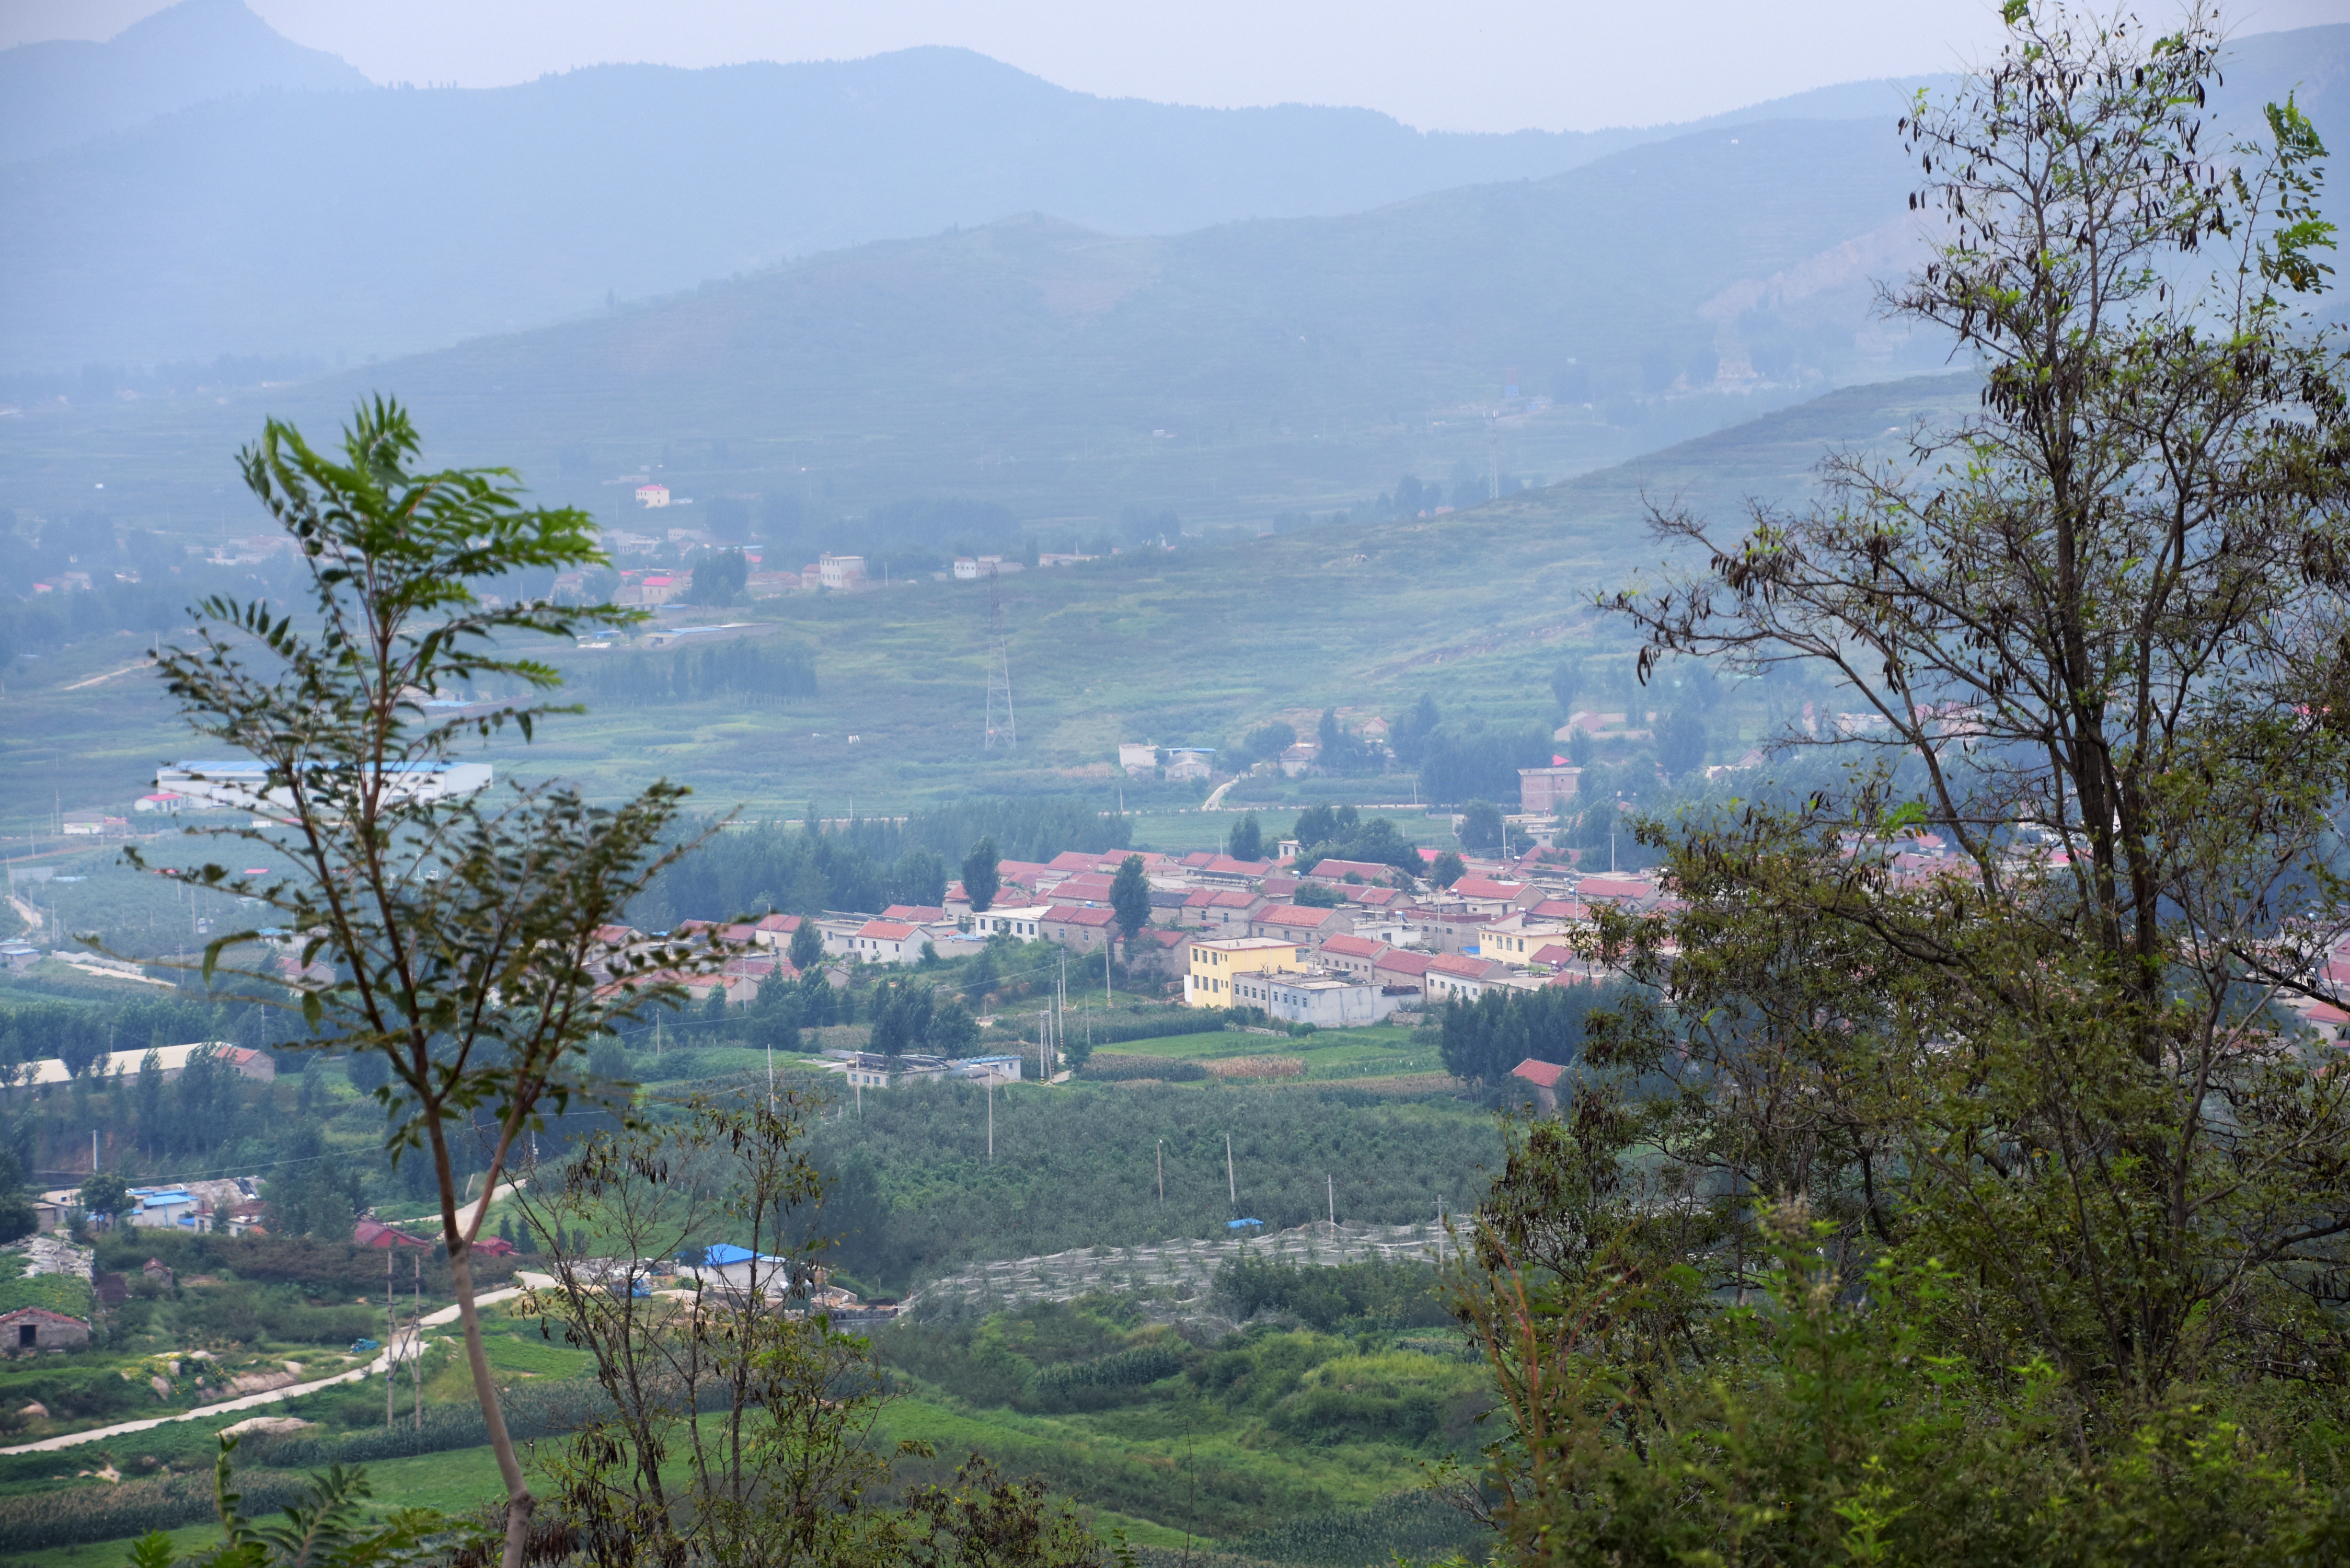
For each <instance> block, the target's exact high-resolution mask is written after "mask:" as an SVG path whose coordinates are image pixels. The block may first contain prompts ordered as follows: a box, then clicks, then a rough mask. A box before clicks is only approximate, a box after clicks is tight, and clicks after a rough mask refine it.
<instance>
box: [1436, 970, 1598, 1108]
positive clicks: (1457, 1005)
mask: <svg viewBox="0 0 2350 1568" xmlns="http://www.w3.org/2000/svg"><path fill="white" fill-rule="evenodd" d="M1624 999H1625V991H1624V987H1623V984H1622V982H1620V981H1592V982H1587V983H1585V984H1580V985H1546V986H1544V987H1543V988H1542V989H1541V990H1539V991H1500V990H1495V991H1489V992H1485V994H1484V995H1482V996H1481V997H1479V998H1477V1000H1475V1001H1474V1002H1462V1001H1461V1000H1460V999H1459V998H1457V997H1456V998H1454V999H1452V1000H1451V1001H1448V1002H1446V1003H1445V1004H1444V1012H1443V1014H1442V1027H1443V1052H1444V1070H1445V1071H1446V1072H1448V1073H1451V1075H1453V1076H1454V1077H1456V1078H1460V1079H1461V1080H1463V1081H1464V1082H1467V1083H1471V1084H1477V1085H1484V1086H1488V1087H1493V1086H1499V1085H1502V1084H1503V1083H1504V1082H1505V1081H1506V1080H1507V1079H1508V1077H1509V1075H1510V1072H1511V1069H1513V1068H1514V1067H1515V1066H1517V1064H1519V1063H1521V1062H1523V1061H1526V1060H1528V1059H1530V1058H1531V1059H1532V1060H1534V1061H1536V1062H1557V1063H1562V1064H1564V1063H1569V1062H1573V1061H1574V1060H1575V1058H1576V1057H1577V1056H1578V1055H1579V1054H1581V1053H1582V1049H1583V1037H1584V1034H1585V1033H1586V1028H1587V1026H1588V1024H1589V1022H1590V1019H1591V1016H1592V1014H1594V1013H1595V1012H1606V1011H1607V1010H1608V1009H1610V1008H1613V1007H1615V1006H1617V1005H1618V1004H1619V1003H1620V1002H1622V1001H1623V1000H1624Z"/></svg>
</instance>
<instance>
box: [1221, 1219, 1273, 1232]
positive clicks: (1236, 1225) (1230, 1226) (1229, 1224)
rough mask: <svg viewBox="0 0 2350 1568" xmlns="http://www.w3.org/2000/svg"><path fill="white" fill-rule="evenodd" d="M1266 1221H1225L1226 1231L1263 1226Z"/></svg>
mask: <svg viewBox="0 0 2350 1568" xmlns="http://www.w3.org/2000/svg"><path fill="white" fill-rule="evenodd" d="M1263 1223H1264V1221H1263V1220H1225V1221H1224V1229H1225V1230H1227V1231H1237V1230H1239V1229H1241V1227H1243V1225H1262V1224H1263Z"/></svg>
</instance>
